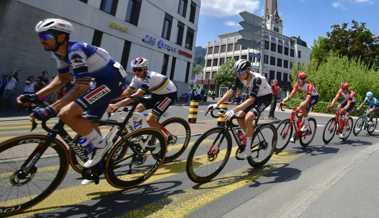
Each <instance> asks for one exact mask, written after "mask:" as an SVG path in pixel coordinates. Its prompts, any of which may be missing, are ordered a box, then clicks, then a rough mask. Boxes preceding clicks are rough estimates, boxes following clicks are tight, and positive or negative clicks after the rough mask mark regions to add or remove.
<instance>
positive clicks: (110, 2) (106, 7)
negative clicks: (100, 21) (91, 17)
mask: <svg viewBox="0 0 379 218" xmlns="http://www.w3.org/2000/svg"><path fill="white" fill-rule="evenodd" d="M117 3H118V0H102V1H101V5H100V10H102V11H104V12H105V13H108V14H111V15H113V16H114V15H115V14H116V10H117Z"/></svg>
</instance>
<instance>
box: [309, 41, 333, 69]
mask: <svg viewBox="0 0 379 218" xmlns="http://www.w3.org/2000/svg"><path fill="white" fill-rule="evenodd" d="M329 50H330V49H329V47H328V39H327V38H325V37H319V38H318V39H317V40H316V41H314V43H313V47H312V53H311V60H312V64H315V65H316V67H318V66H319V65H320V64H321V63H323V62H325V60H326V59H327V58H328V56H329Z"/></svg>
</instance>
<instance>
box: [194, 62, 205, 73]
mask: <svg viewBox="0 0 379 218" xmlns="http://www.w3.org/2000/svg"><path fill="white" fill-rule="evenodd" d="M203 68H204V66H203V65H200V64H195V65H193V67H192V74H193V75H198V74H201V73H202V72H203Z"/></svg>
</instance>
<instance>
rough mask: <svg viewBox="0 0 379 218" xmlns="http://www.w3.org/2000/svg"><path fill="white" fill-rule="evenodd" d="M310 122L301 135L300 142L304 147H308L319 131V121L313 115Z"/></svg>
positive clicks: (309, 119)
mask: <svg viewBox="0 0 379 218" xmlns="http://www.w3.org/2000/svg"><path fill="white" fill-rule="evenodd" d="M308 124H309V126H308V129H307V130H306V131H305V132H303V133H302V135H301V137H300V144H301V146H303V147H307V146H308V145H309V144H310V143H311V142H312V141H313V138H314V137H315V135H316V131H317V123H316V120H315V119H314V118H313V117H310V118H308Z"/></svg>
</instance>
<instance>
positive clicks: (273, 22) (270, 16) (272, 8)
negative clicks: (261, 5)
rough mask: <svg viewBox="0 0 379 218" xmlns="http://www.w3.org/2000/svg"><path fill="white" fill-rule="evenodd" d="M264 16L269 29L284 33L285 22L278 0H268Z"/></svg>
mask: <svg viewBox="0 0 379 218" xmlns="http://www.w3.org/2000/svg"><path fill="white" fill-rule="evenodd" d="M264 16H265V20H266V26H267V29H269V30H273V31H275V32H279V33H282V30H283V23H282V19H281V18H280V17H279V12H278V1H277V0H266V3H265V15H264Z"/></svg>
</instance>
